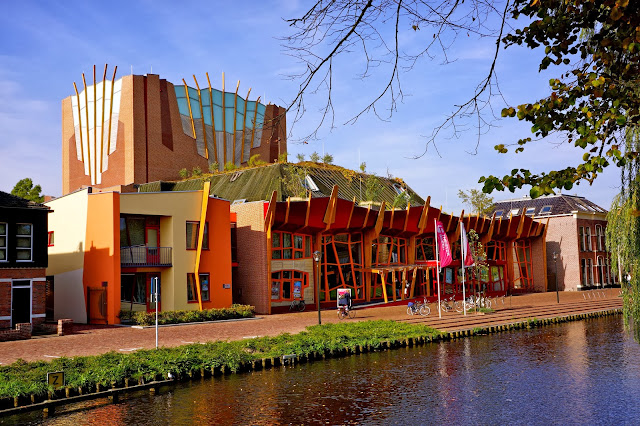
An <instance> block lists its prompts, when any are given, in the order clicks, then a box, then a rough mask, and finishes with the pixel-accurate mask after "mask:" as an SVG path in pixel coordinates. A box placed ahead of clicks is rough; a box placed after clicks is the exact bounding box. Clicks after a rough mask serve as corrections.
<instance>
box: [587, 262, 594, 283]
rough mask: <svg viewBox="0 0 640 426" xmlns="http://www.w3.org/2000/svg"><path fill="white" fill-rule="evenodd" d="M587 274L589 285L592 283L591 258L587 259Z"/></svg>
mask: <svg viewBox="0 0 640 426" xmlns="http://www.w3.org/2000/svg"><path fill="white" fill-rule="evenodd" d="M587 274H588V277H589V285H591V286H592V285H593V259H587Z"/></svg>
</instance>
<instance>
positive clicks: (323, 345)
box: [0, 320, 444, 410]
mask: <svg viewBox="0 0 640 426" xmlns="http://www.w3.org/2000/svg"><path fill="white" fill-rule="evenodd" d="M442 336H444V334H443V333H441V332H439V331H437V330H435V329H432V328H430V327H427V326H424V325H412V324H403V323H398V322H395V321H382V320H380V321H363V322H351V323H338V324H326V325H316V326H311V327H308V328H307V331H304V332H301V333H298V334H288V333H285V334H281V335H279V336H276V337H260V338H253V339H246V340H240V341H231V342H211V343H206V344H191V345H185V346H179V347H175V348H160V349H158V350H153V349H151V350H139V351H137V352H134V353H130V354H122V353H117V352H109V353H106V354H103V355H96V356H80V357H73V358H59V359H55V360H53V361H51V362H44V361H36V362H26V361H21V360H18V361H16V362H15V363H13V364H11V365H9V366H1V367H0V410H1V409H6V408H10V407H14V406H19V405H25V404H29V403H35V402H40V401H43V400H44V399H47V398H49V397H51V396H52V395H53V396H55V395H56V394H55V393H54V390H53V388H51V387H49V386H48V385H47V372H55V371H64V372H65V376H66V389H65V390H64V391H62V392H64V393H63V394H62V395H61V396H64V395H65V394H66V396H69V395H78V394H83V393H91V392H96V391H101V390H105V389H109V388H120V387H127V386H131V385H134V384H141V383H145V382H149V381H153V380H159V379H166V378H167V376H168V374H169V373H171V374H172V375H173V377H175V378H181V377H185V376H192V375H194V374H203V375H204V374H205V372H207V374H215V372H220V371H231V372H235V371H238V370H241V369H243V368H245V367H247V366H251V365H254V364H255V362H261V361H262V360H264V359H275V358H278V359H279V358H281V357H282V356H284V355H289V354H295V355H296V356H297V357H308V358H312V357H317V356H318V355H322V354H325V353H333V352H334V351H339V352H340V351H345V350H347V351H353V352H356V351H357V350H359V348H367V350H370V349H376V348H380V347H385V348H386V347H388V346H389V342H397V341H404V340H408V339H419V340H421V341H431V340H435V339H439V338H441V337H442ZM60 392H61V391H58V393H60Z"/></svg>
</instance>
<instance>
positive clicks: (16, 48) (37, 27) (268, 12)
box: [0, 0, 619, 214]
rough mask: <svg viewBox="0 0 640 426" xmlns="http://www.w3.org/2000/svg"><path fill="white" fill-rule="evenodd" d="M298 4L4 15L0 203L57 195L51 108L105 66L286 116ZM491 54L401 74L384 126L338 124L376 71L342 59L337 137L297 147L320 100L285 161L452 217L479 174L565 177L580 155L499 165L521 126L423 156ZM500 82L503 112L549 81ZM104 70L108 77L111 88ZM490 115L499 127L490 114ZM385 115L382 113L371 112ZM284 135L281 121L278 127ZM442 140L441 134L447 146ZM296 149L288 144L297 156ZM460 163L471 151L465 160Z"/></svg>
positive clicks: (114, 7)
mask: <svg viewBox="0 0 640 426" xmlns="http://www.w3.org/2000/svg"><path fill="white" fill-rule="evenodd" d="M306 4H307V3H305V2H297V1H294V0H288V1H287V0H282V1H277V0H274V1H261V2H242V3H234V2H210V1H202V2H189V1H183V2H176V1H135V0H133V1H128V2H123V1H111V2H106V3H104V4H102V5H99V4H98V2H87V1H40V2H35V1H28V0H24V1H20V2H5V4H3V12H4V13H3V14H2V15H0V40H2V42H0V190H3V191H7V192H8V191H10V190H11V188H12V187H13V186H14V185H15V183H16V182H17V181H18V180H20V179H21V178H24V177H31V178H32V179H33V180H34V182H36V183H38V184H40V185H41V186H42V188H43V192H44V193H46V194H50V195H56V196H57V195H61V187H62V184H61V179H62V173H61V162H62V160H61V123H60V120H61V100H62V99H64V98H65V97H67V96H69V95H71V94H72V93H73V82H74V81H75V82H77V83H80V82H81V80H82V72H85V73H86V74H87V75H89V74H90V73H91V70H92V66H93V65H94V64H95V65H96V66H97V69H98V74H100V73H101V72H102V70H103V67H104V64H105V63H107V64H109V69H110V70H111V69H112V67H113V66H115V65H117V66H118V76H122V75H127V74H130V73H131V72H132V70H133V73H134V74H145V73H150V72H151V71H152V70H153V73H154V74H159V75H160V77H161V78H165V79H167V80H168V81H171V82H173V83H175V84H179V83H180V82H181V80H182V79H183V78H184V79H185V80H187V81H188V82H189V81H192V79H193V78H192V77H191V76H192V75H193V74H195V75H196V77H198V80H199V81H202V80H204V79H205V73H206V72H208V73H209V75H210V76H211V78H212V85H214V86H217V87H220V78H221V77H220V76H221V73H222V72H224V73H225V76H226V81H227V87H230V86H233V85H234V84H235V82H236V81H237V80H240V82H241V83H240V93H246V91H247V90H248V89H249V87H251V88H252V92H251V93H252V95H251V97H252V98H253V99H255V97H256V96H258V95H260V96H262V97H263V99H265V97H266V100H267V101H269V102H272V103H276V104H279V105H283V106H284V105H286V104H287V103H288V101H290V100H291V99H292V98H293V97H294V96H295V94H296V91H297V83H295V82H292V81H290V80H288V79H287V78H285V75H287V74H290V73H294V72H296V71H298V70H300V65H299V64H298V63H296V62H295V60H294V59H293V58H291V57H290V56H288V55H286V54H285V53H284V51H283V49H282V46H281V42H280V41H279V40H278V38H279V37H283V36H286V35H288V34H289V31H290V30H289V28H288V26H287V24H286V22H285V21H284V19H285V18H291V17H296V16H299V15H301V14H302V12H303V11H304V10H303V8H304V6H305V5H306ZM401 34H402V37H401V44H402V46H403V48H406V49H412V48H414V49H415V48H417V47H419V46H421V45H422V44H423V43H424V40H425V37H426V36H427V34H426V32H425V33H424V34H422V33H420V32H418V33H415V32H413V31H412V30H410V29H407V30H404V31H403V32H402V33H401ZM491 49H492V46H491V43H489V42H488V41H486V40H485V41H478V40H475V39H473V38H469V39H462V40H459V41H458V42H457V43H456V44H455V45H454V48H453V50H452V51H451V54H452V57H453V58H455V59H456V62H454V63H453V64H448V65H442V64H441V60H439V59H436V60H435V61H423V62H420V63H419V64H418V65H417V66H416V67H415V68H414V69H413V70H412V71H410V72H408V73H405V74H402V76H401V78H402V84H403V90H404V93H405V97H404V100H403V102H402V103H400V104H398V107H397V111H395V112H394V114H393V116H392V117H391V118H390V119H389V120H386V121H381V120H379V119H378V118H376V117H375V116H374V115H372V114H368V115H365V116H363V117H362V118H360V119H359V120H358V121H357V122H356V123H355V124H346V125H345V124H343V123H345V122H347V121H348V120H349V119H350V118H351V117H352V116H353V115H354V114H355V113H357V112H358V111H359V110H360V109H361V108H363V107H364V106H366V105H367V104H368V102H369V101H370V100H371V96H372V94H373V93H374V90H376V89H379V87H380V85H381V84H383V83H382V82H383V77H384V75H383V74H382V72H383V71H384V70H383V69H378V70H376V72H377V73H376V74H374V75H372V76H371V77H369V78H367V79H365V80H364V81H363V80H360V79H357V78H356V77H355V75H354V73H356V72H358V71H359V70H362V67H363V65H364V62H363V61H361V60H360V58H359V57H356V56H351V57H349V58H348V59H346V60H339V61H336V63H335V66H334V67H335V70H336V73H337V76H336V78H335V80H334V84H333V88H334V92H333V102H334V105H335V109H336V122H335V123H336V127H335V128H334V129H329V128H328V127H324V128H323V129H321V131H320V133H319V137H320V138H319V140H310V141H309V143H308V144H302V143H300V141H301V139H302V138H304V136H305V135H307V134H308V133H309V132H310V131H311V130H312V129H313V128H314V127H315V126H316V124H317V120H318V113H317V111H318V109H319V108H320V107H321V105H322V104H321V101H322V99H321V97H320V96H316V97H311V98H309V99H308V100H307V111H308V113H307V114H306V115H305V116H304V117H303V118H302V120H301V121H300V122H298V123H296V125H295V126H294V127H293V129H292V136H291V137H290V139H289V153H290V157H289V159H290V160H294V159H295V154H297V153H303V154H305V155H307V156H308V155H309V154H310V153H311V152H313V151H317V152H319V153H322V152H323V150H324V152H327V153H330V154H331V155H333V157H334V162H335V163H336V164H338V165H341V166H344V167H348V168H353V169H357V167H358V165H359V162H361V161H364V162H366V163H367V171H369V172H375V173H377V174H378V175H387V174H388V173H390V174H392V175H393V176H398V177H401V178H403V179H404V180H405V181H406V182H407V183H408V184H409V185H410V186H411V187H412V188H413V189H414V190H416V191H417V192H418V193H419V194H421V195H422V196H423V197H424V198H426V197H427V196H431V200H432V205H436V206H439V205H442V206H443V208H444V209H445V211H447V212H454V213H456V214H459V213H460V211H461V210H462V209H463V208H464V206H463V205H462V204H461V202H460V200H459V199H458V197H457V192H458V190H459V189H464V190H468V189H472V188H480V184H478V183H477V181H478V178H479V177H480V176H482V175H487V174H494V175H497V176H502V175H504V174H506V173H508V172H509V171H510V170H511V169H513V168H530V169H531V170H532V171H533V172H540V171H544V170H549V169H553V168H558V167H563V166H566V165H567V164H573V165H575V164H577V161H579V159H580V158H581V156H582V153H581V152H579V151H578V150H577V149H575V148H573V147H571V146H567V145H566V144H565V145H560V146H557V145H555V144H553V143H552V142H553V141H551V143H550V142H546V141H542V142H538V143H536V144H535V145H532V146H531V147H528V148H527V149H526V150H525V152H524V153H522V154H517V155H515V154H507V155H504V154H497V153H496V151H495V150H494V149H493V146H494V145H496V144H498V143H511V142H514V141H515V140H517V139H518V138H519V137H524V136H528V127H529V126H527V125H523V124H522V123H518V122H517V120H515V119H506V120H500V121H499V122H497V123H496V124H497V126H498V127H495V128H493V129H492V130H491V132H489V133H487V134H485V135H483V137H482V139H481V141H480V144H479V146H478V147H477V150H476V142H477V141H476V137H475V135H474V134H473V132H467V133H465V134H463V135H462V136H461V137H459V138H456V139H448V138H446V137H443V138H441V139H440V140H439V141H438V145H437V147H438V152H439V155H438V153H436V150H434V149H433V147H430V148H429V149H428V150H427V153H426V154H425V155H423V156H422V157H420V158H418V159H412V158H413V157H414V156H416V155H418V154H420V153H422V152H423V151H424V148H425V143H426V138H425V135H428V134H430V133H431V130H432V129H433V127H434V126H435V125H437V124H439V123H441V122H442V120H443V119H444V118H445V117H446V115H447V114H448V113H449V112H450V111H451V110H452V108H453V105H454V104H456V103H460V102H464V101H465V100H466V99H467V98H468V97H469V96H470V94H471V93H472V90H473V88H474V87H475V86H476V84H477V83H478V82H479V81H480V80H481V79H482V77H483V73H484V72H486V70H487V66H488V64H489V58H490V55H491ZM501 55H502V56H501V59H500V62H499V66H498V68H497V70H498V76H499V78H500V82H501V87H502V91H503V94H504V96H505V98H506V100H507V102H509V104H511V105H515V104H518V103H523V102H526V101H533V100H535V99H537V98H540V97H543V96H545V95H546V94H547V81H548V79H549V78H550V77H553V76H556V75H557V74H558V72H555V71H554V70H552V71H551V72H547V73H546V74H542V75H540V74H538V72H537V68H538V61H539V59H540V57H541V56H540V54H539V52H530V51H527V50H525V49H517V48H515V49H509V50H507V51H503V52H502V53H501ZM110 74H111V71H109V75H110ZM496 105H497V112H498V114H499V111H500V109H501V108H502V106H503V105H502V104H496ZM382 106H383V107H384V105H382ZM288 121H289V123H288V127H289V128H290V130H291V124H292V122H293V116H292V115H289V116H288ZM445 136H446V135H445ZM296 141H298V142H297V143H296ZM469 152H474V154H470V153H469ZM618 182H619V172H618V170H617V169H614V168H611V169H610V170H607V171H606V172H605V173H604V174H603V175H601V176H600V178H598V180H597V181H596V183H595V184H594V185H593V186H589V185H588V184H587V183H582V184H580V185H579V186H574V188H573V189H572V190H571V191H568V193H570V194H578V195H582V196H585V197H587V198H589V199H590V200H592V201H594V202H595V203H597V204H599V205H601V206H602V207H604V208H608V207H609V206H610V203H611V199H612V197H613V196H614V195H615V194H616V193H617V192H618ZM527 193H528V189H526V190H522V191H517V192H516V193H515V194H511V193H509V192H503V193H494V194H492V196H493V197H494V198H495V199H496V200H501V199H506V198H513V197H515V196H521V195H523V194H527Z"/></svg>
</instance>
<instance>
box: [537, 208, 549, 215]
mask: <svg viewBox="0 0 640 426" xmlns="http://www.w3.org/2000/svg"><path fill="white" fill-rule="evenodd" d="M549 213H551V206H543V207H542V208H541V209H540V213H538V215H541V214H549Z"/></svg>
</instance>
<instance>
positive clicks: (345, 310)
mask: <svg viewBox="0 0 640 426" xmlns="http://www.w3.org/2000/svg"><path fill="white" fill-rule="evenodd" d="M347 317H349V318H355V317H356V310H355V309H353V308H350V307H348V306H346V305H340V306H339V307H338V319H339V320H343V319H345V318H347Z"/></svg>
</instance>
